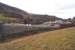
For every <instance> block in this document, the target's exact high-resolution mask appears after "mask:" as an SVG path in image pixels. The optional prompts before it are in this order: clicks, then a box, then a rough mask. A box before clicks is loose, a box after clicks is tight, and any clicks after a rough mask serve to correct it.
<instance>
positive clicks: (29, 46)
mask: <svg viewBox="0 0 75 50" xmlns="http://www.w3.org/2000/svg"><path fill="white" fill-rule="evenodd" d="M0 50H75V28H68V29H61V30H56V31H50V32H44V33H40V34H36V35H32V36H28V37H22V38H19V39H17V40H13V41H11V42H8V43H3V44H0Z"/></svg>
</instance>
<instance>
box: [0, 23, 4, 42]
mask: <svg viewBox="0 0 75 50" xmlns="http://www.w3.org/2000/svg"><path fill="white" fill-rule="evenodd" d="M3 30H4V24H3V22H0V42H4V41H5V34H4V31H3Z"/></svg>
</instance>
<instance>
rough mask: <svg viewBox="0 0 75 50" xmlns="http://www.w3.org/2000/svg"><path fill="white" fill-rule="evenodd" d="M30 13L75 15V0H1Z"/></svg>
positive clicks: (58, 15)
mask: <svg viewBox="0 0 75 50" xmlns="http://www.w3.org/2000/svg"><path fill="white" fill-rule="evenodd" d="M0 2H2V3H5V4H8V5H10V6H14V7H17V8H20V9H22V10H24V11H27V12H29V13H35V14H46V15H55V16H57V17H60V18H72V17H73V16H75V0H0Z"/></svg>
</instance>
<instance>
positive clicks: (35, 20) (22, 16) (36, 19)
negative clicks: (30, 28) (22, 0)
mask: <svg viewBox="0 0 75 50" xmlns="http://www.w3.org/2000/svg"><path fill="white" fill-rule="evenodd" d="M0 14H1V15H3V16H5V17H12V18H17V20H16V21H18V23H25V24H28V23H31V24H41V23H44V22H47V21H53V20H59V19H60V20H61V18H58V17H56V16H51V15H40V14H31V13H28V12H26V11H24V10H21V9H19V8H16V7H12V6H9V5H6V4H4V3H1V2H0Z"/></svg>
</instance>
